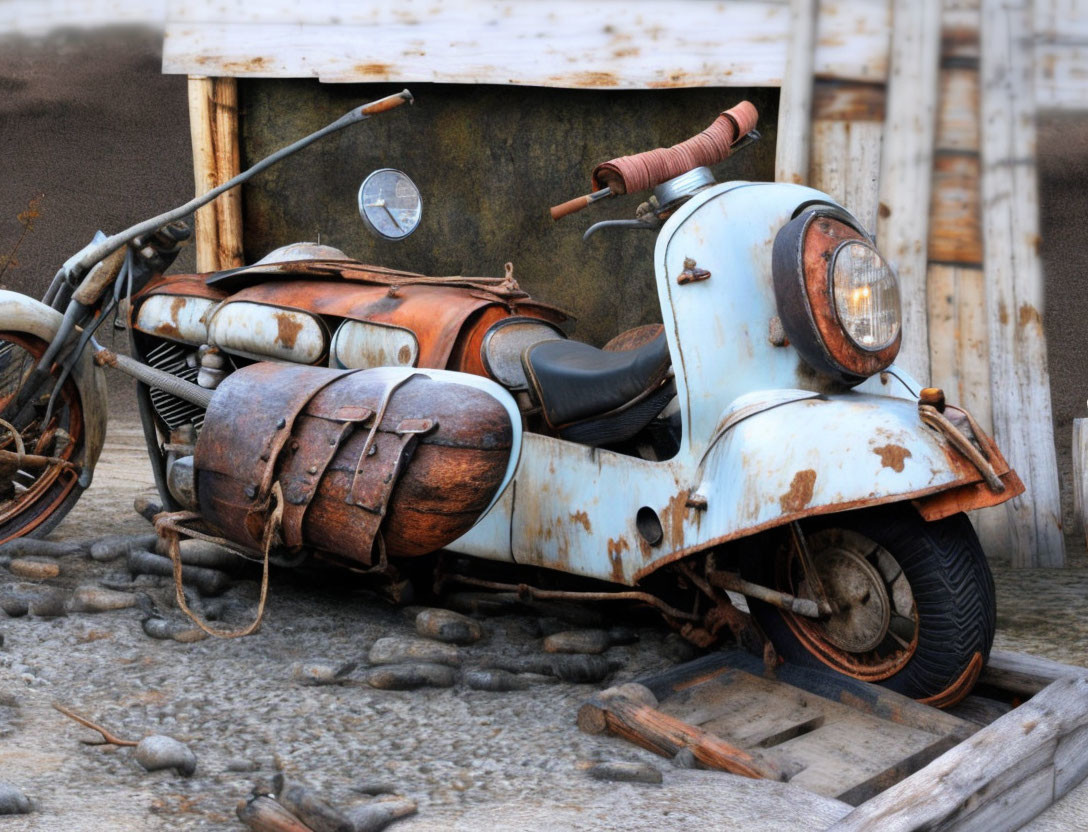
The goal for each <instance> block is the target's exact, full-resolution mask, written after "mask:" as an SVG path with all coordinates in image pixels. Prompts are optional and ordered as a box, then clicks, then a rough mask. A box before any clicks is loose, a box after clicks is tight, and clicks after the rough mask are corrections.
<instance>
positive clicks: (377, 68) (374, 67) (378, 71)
mask: <svg viewBox="0 0 1088 832" xmlns="http://www.w3.org/2000/svg"><path fill="white" fill-rule="evenodd" d="M353 68H354V70H355V71H356V72H358V73H359V74H360V75H388V74H389V72H390V70H392V69H393V67H392V66H391V65H390V64H378V63H374V64H356V65H355V66H354V67H353Z"/></svg>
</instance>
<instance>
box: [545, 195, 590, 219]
mask: <svg viewBox="0 0 1088 832" xmlns="http://www.w3.org/2000/svg"><path fill="white" fill-rule="evenodd" d="M587 205H589V194H586V195H585V196H576V197H575V198H574V199H568V200H567V201H566V202H564V203H563V204H562V205H553V206H552V207H551V208H550V209H549V210H550V211H551V214H552V219H553V220H561V219H563V217H565V216H567V215H568V214H577V213H578V212H579V211H581V210H582V209H583V208H585V207H586V206H587Z"/></svg>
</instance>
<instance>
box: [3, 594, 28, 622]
mask: <svg viewBox="0 0 1088 832" xmlns="http://www.w3.org/2000/svg"><path fill="white" fill-rule="evenodd" d="M0 609H2V610H3V611H4V612H5V614H7V616H8V617H9V618H21V617H22V616H24V615H26V614H27V613H28V612H30V599H29V598H27V597H25V596H22V595H7V596H5V597H3V598H0Z"/></svg>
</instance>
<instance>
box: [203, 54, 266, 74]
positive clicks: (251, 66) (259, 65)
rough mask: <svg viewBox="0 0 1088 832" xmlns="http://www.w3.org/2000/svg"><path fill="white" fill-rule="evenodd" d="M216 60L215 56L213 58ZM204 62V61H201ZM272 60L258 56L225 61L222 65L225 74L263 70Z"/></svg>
mask: <svg viewBox="0 0 1088 832" xmlns="http://www.w3.org/2000/svg"><path fill="white" fill-rule="evenodd" d="M212 60H213V61H214V58H213V59H212ZM200 63H204V61H200ZM270 64H271V61H269V60H268V58H264V57H260V56H258V57H256V58H249V59H248V60H244V61H223V62H222V63H220V66H221V67H222V68H223V74H231V73H235V72H239V73H245V72H262V71H264V70H266V69H268V68H269V66H270Z"/></svg>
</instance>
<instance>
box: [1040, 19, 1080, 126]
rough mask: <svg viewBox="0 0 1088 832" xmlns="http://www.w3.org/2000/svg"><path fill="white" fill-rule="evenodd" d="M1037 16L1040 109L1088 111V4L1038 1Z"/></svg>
mask: <svg viewBox="0 0 1088 832" xmlns="http://www.w3.org/2000/svg"><path fill="white" fill-rule="evenodd" d="M1033 12H1034V20H1033V24H1034V34H1035V72H1034V76H1033V81H1034V86H1035V102H1036V106H1037V107H1039V108H1040V109H1053V110H1074V111H1084V110H1088V92H1086V90H1088V2H1085V0H1037V2H1035V3H1034V4H1033Z"/></svg>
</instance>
